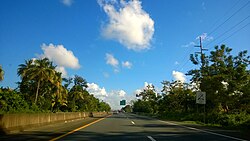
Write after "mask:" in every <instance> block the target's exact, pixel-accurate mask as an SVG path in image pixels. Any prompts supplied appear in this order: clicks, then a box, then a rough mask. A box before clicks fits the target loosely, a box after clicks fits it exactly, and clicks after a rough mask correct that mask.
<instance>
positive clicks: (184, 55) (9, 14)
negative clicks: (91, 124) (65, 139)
mask: <svg viewBox="0 0 250 141" xmlns="http://www.w3.org/2000/svg"><path fill="white" fill-rule="evenodd" d="M249 16H250V2H249V0H219V1H218V0H207V1H201V0H193V1H182V0H158V1H154V2H152V1H150V0H142V1H119V0H98V1H96V0H36V1H34V0H22V1H20V0H2V1H1V5H0V65H2V67H3V69H4V71H5V79H4V81H2V82H0V86H4V87H7V86H9V87H12V88H15V87H16V86H17V85H16V84H15V83H16V82H18V81H19V80H20V78H19V77H18V76H17V75H16V73H17V68H18V65H19V64H21V63H24V61H25V60H27V59H31V58H42V57H48V58H50V59H51V60H53V61H54V62H55V64H56V65H57V66H58V68H57V69H58V71H62V72H63V73H64V75H65V76H73V75H74V74H77V75H80V76H83V77H84V78H85V79H87V81H88V82H89V87H90V88H89V91H90V92H92V93H93V94H95V95H96V96H97V97H99V98H100V99H103V100H106V101H108V102H109V103H110V104H111V105H112V106H113V107H119V106H118V105H117V103H118V102H119V99H127V100H130V99H133V98H135V96H134V92H135V91H136V90H138V89H142V88H143V87H144V85H145V84H147V83H152V84H154V85H155V86H156V87H157V88H159V89H161V83H160V82H162V81H163V80H169V81H171V80H176V79H178V80H182V81H186V82H188V80H189V78H188V77H186V76H184V75H183V73H186V72H187V71H188V70H190V69H192V68H195V66H194V65H192V64H191V63H190V61H188V59H189V54H190V53H194V52H195V51H199V49H198V48H194V47H193V46H194V45H195V44H198V43H199V42H198V40H197V39H196V38H197V37H198V36H202V37H203V45H204V47H205V48H209V49H210V50H211V49H213V47H214V46H215V45H220V44H222V43H223V44H226V45H227V46H229V47H231V48H233V53H237V52H239V51H241V50H249V45H250V32H249V31H250V25H249V23H250V17H249ZM235 25H236V26H235ZM230 29H231V30H230ZM231 35H232V36H231ZM228 37H230V38H228ZM117 101H118V102H117Z"/></svg>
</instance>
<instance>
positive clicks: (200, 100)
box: [196, 92, 206, 104]
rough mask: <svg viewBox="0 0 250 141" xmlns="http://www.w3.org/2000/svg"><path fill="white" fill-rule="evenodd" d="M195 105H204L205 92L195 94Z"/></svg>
mask: <svg viewBox="0 0 250 141" xmlns="http://www.w3.org/2000/svg"><path fill="white" fill-rule="evenodd" d="M196 103H197V104H206V92H196Z"/></svg>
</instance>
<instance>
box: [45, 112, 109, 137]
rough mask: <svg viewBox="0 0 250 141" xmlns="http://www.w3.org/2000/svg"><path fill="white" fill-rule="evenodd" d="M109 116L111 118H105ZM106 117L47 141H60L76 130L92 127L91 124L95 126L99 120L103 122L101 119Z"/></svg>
mask: <svg viewBox="0 0 250 141" xmlns="http://www.w3.org/2000/svg"><path fill="white" fill-rule="evenodd" d="M110 116H111V115H109V116H107V117H110ZM107 117H103V118H101V119H98V120H96V121H93V122H91V123H89V124H86V125H84V126H81V127H79V128H76V129H74V130H72V131H70V132H68V133H66V134H63V135H61V136H58V137H56V138H53V139H51V140H49V141H56V140H58V139H60V138H62V137H65V136H67V135H69V134H72V133H74V132H76V131H78V130H81V129H83V128H86V127H88V126H90V125H92V124H95V123H97V122H99V121H101V120H103V119H105V118H107Z"/></svg>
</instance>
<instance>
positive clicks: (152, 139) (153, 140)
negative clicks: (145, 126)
mask: <svg viewBox="0 0 250 141" xmlns="http://www.w3.org/2000/svg"><path fill="white" fill-rule="evenodd" d="M147 137H148V138H149V139H150V140H151V141H156V140H155V139H154V138H153V137H151V136H147Z"/></svg>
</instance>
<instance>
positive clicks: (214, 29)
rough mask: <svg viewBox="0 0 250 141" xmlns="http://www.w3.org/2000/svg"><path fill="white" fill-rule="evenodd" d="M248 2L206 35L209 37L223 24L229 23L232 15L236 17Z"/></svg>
mask: <svg viewBox="0 0 250 141" xmlns="http://www.w3.org/2000/svg"><path fill="white" fill-rule="evenodd" d="M249 3H250V1H248V2H247V3H246V4H244V5H243V6H242V7H240V9H238V10H237V11H236V12H234V13H233V14H232V15H231V16H230V17H228V18H227V19H226V20H225V21H224V22H223V23H221V24H220V25H219V26H217V27H216V28H215V29H214V30H212V31H211V32H210V33H208V35H211V34H212V33H213V32H215V31H216V30H217V29H219V28H220V27H221V26H222V25H223V24H225V23H226V22H227V21H229V20H230V19H231V18H232V17H233V16H234V15H236V14H237V13H238V12H240V11H241V10H242V9H244V8H245V7H246V6H247V5H248V4H249Z"/></svg>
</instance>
